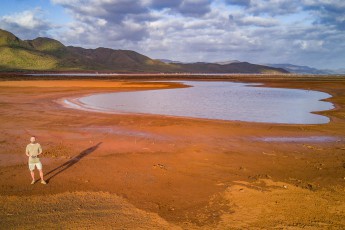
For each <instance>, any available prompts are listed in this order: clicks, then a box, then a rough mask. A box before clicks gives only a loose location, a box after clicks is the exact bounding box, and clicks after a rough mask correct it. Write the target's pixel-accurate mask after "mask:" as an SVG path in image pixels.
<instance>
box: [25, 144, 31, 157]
mask: <svg viewBox="0 0 345 230" xmlns="http://www.w3.org/2000/svg"><path fill="white" fill-rule="evenodd" d="M25 155H27V156H28V157H29V156H30V154H29V148H28V146H26V149H25Z"/></svg>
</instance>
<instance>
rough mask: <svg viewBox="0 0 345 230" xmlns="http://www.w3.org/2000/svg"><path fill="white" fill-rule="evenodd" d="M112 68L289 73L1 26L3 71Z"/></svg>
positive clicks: (104, 69) (239, 63)
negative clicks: (68, 41) (22, 33)
mask: <svg viewBox="0 0 345 230" xmlns="http://www.w3.org/2000/svg"><path fill="white" fill-rule="evenodd" d="M94 70H96V71H112V72H120V73H121V72H122V73H125V72H127V73H128V72H136V73H139V72H152V73H154V72H155V73H157V72H164V73H288V71H286V70H284V69H282V68H275V67H268V66H264V65H255V64H251V63H248V62H232V63H224V64H217V63H188V64H185V63H180V62H173V61H171V62H168V60H165V61H161V60H153V59H151V58H149V57H147V56H144V55H142V54H139V53H137V52H135V51H131V50H113V49H109V48H102V47H100V48H97V49H84V48H81V47H73V46H65V45H63V44H62V43H61V42H59V41H57V40H54V39H51V38H43V37H39V38H36V39H33V40H21V39H19V38H18V37H16V36H15V35H14V34H12V33H10V32H8V31H5V30H1V29H0V71H94Z"/></svg>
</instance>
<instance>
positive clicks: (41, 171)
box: [39, 170, 46, 184]
mask: <svg viewBox="0 0 345 230" xmlns="http://www.w3.org/2000/svg"><path fill="white" fill-rule="evenodd" d="M39 172H40V177H41V183H42V184H46V182H45V181H44V179H43V170H39Z"/></svg>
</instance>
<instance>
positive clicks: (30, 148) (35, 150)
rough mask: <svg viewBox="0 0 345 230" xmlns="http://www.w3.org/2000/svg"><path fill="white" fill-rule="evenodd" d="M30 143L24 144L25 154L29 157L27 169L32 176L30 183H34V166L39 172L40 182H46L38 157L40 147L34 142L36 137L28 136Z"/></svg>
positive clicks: (40, 150)
mask: <svg viewBox="0 0 345 230" xmlns="http://www.w3.org/2000/svg"><path fill="white" fill-rule="evenodd" d="M30 142H31V143H30V144H28V145H27V146H26V151H25V154H26V155H27V156H28V157H29V170H30V173H31V177H32V182H31V184H35V173H34V170H35V167H36V168H37V169H38V171H39V172H40V177H41V183H42V184H47V183H46V182H45V181H44V179H43V171H42V163H41V161H40V158H39V157H38V156H39V155H40V154H41V153H42V147H41V145H40V144H39V143H36V137H35V136H32V137H31V138H30Z"/></svg>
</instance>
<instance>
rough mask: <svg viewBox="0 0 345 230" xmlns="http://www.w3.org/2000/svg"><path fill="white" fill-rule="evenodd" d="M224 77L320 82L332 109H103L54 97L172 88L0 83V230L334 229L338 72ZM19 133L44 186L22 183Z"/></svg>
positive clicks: (339, 174)
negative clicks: (263, 112) (293, 121)
mask: <svg viewBox="0 0 345 230" xmlns="http://www.w3.org/2000/svg"><path fill="white" fill-rule="evenodd" d="M343 79H344V80H343ZM189 80H190V79H189ZM230 80H233V81H242V82H259V83H264V84H265V86H274V87H284V88H301V89H310V90H320V91H323V92H326V93H329V94H331V95H333V97H332V98H330V99H328V100H329V101H331V102H332V103H334V104H335V106H336V109H334V110H332V111H324V112H321V113H320V114H324V115H327V116H329V117H330V118H331V122H330V123H328V124H321V125H282V124H269V123H249V122H237V121H217V120H206V119H192V118H176V117H166V116H159V115H134V114H131V115H128V114H105V113H97V112H91V111H82V110H76V109H71V108H67V107H64V106H62V105H61V100H63V99H64V98H76V97H80V96H82V95H88V94H92V93H100V92H113V91H130V90H147V89H156V88H162V89H163V88H169V87H183V86H182V85H180V84H176V83H153V82H146V83H145V82H138V81H135V80H128V81H124V80H121V81H119V80H115V79H113V80H102V81H91V80H74V81H66V80H60V81H43V82H39V84H38V82H37V81H16V82H9V81H0V121H1V123H0V130H1V132H0V145H1V148H0V156H1V158H0V175H1V181H0V226H1V228H2V227H3V228H6V229H8V228H20V229H23V228H34V227H39V228H43V227H44V226H47V227H48V228H92V229H96V228H97V229H99V228H100V229H107V228H109V226H111V227H112V228H115V229H243V228H250V229H267V228H274V227H277V228H283V229H286V228H290V229H300V228H306V229H315V228H321V229H342V228H344V227H345V220H344V218H343V217H344V216H345V193H344V188H345V131H344V130H345V129H344V128H345V109H344V108H345V107H344V106H345V78H335V79H333V78H327V77H314V78H308V77H305V78H302V77H301V78H298V77H287V76H284V77H277V78H272V77H264V76H263V77H260V78H259V77H253V78H250V77H241V76H239V77H234V76H232V78H231V79H230ZM38 85H39V86H40V87H36V86H38ZM30 135H36V136H37V137H38V141H39V142H40V143H41V145H42V147H43V149H44V153H43V156H42V158H41V161H42V162H43V165H44V171H45V174H46V179H47V181H48V184H47V185H42V184H40V183H39V182H37V183H36V184H35V185H30V182H31V179H30V175H29V171H28V168H27V164H26V157H25V154H24V149H25V146H26V144H27V143H28V139H29V136H30ZM295 137H296V138H297V139H296V140H297V141H293V140H294V139H293V138H295ZM308 137H310V139H308ZM315 137H322V138H325V141H320V138H315ZM265 138H266V139H265ZM272 138H273V139H272ZM279 138H280V139H281V140H283V141H267V140H275V139H277V140H280V139H279ZM322 138H321V140H322ZM284 140H288V141H284ZM315 140H317V141H315ZM36 175H37V174H36ZM37 179H38V175H37ZM33 213H34V215H33Z"/></svg>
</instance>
